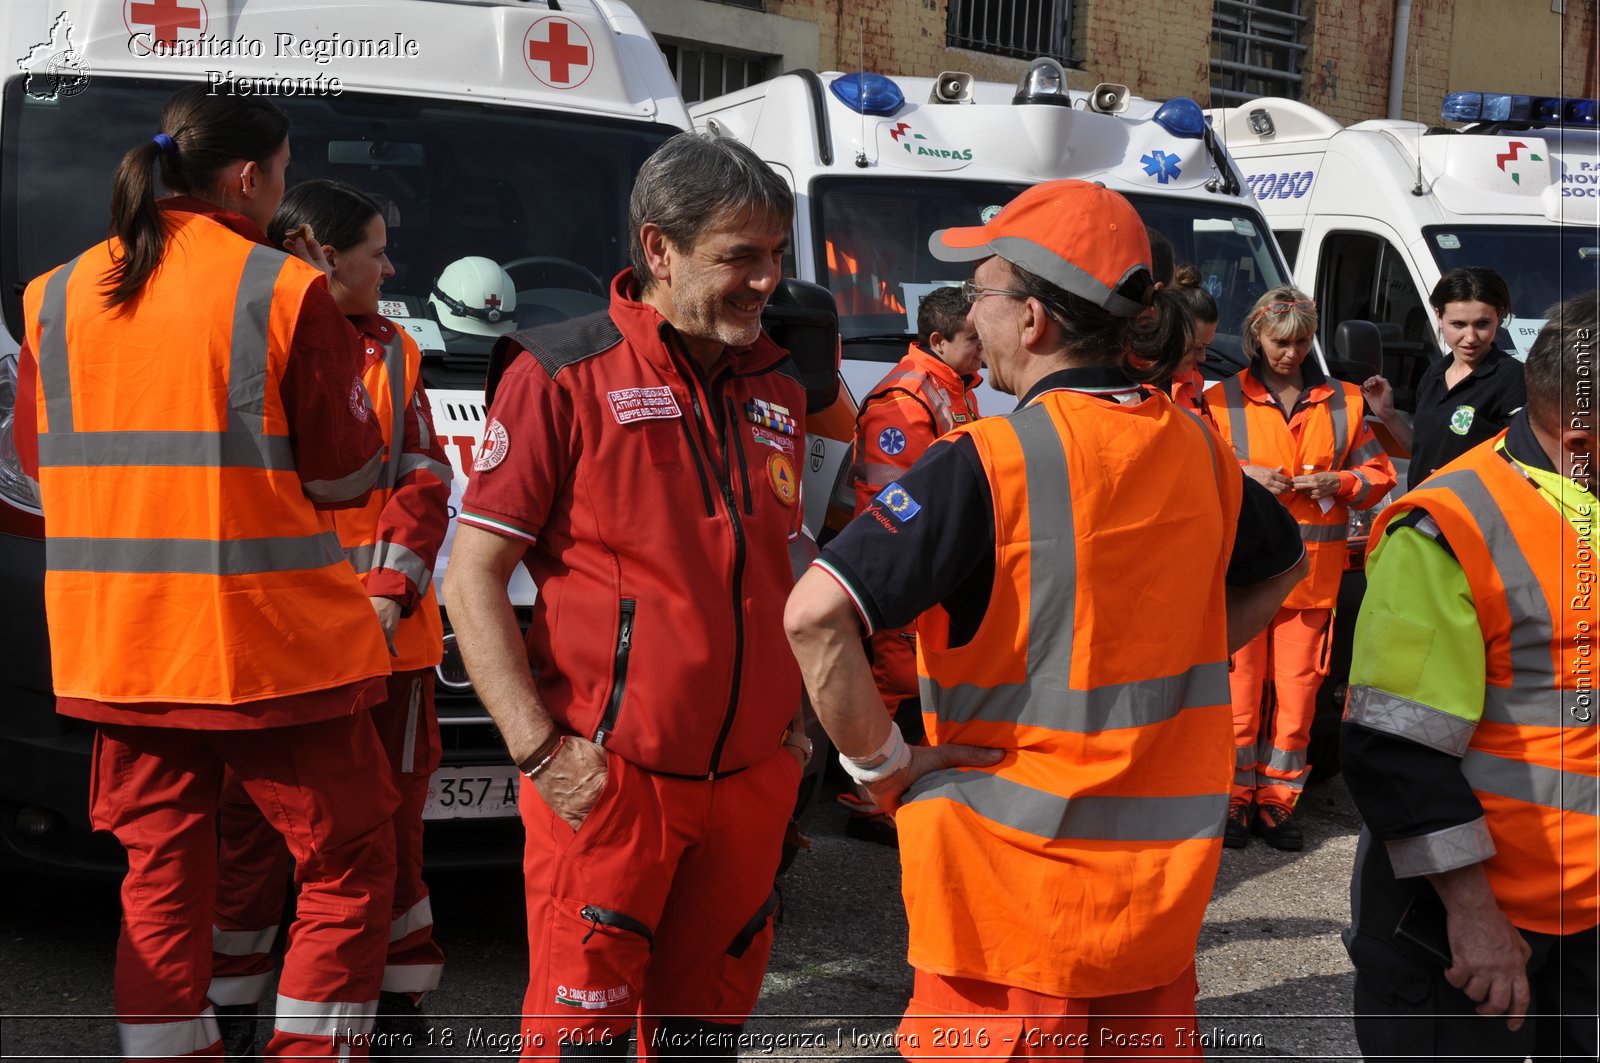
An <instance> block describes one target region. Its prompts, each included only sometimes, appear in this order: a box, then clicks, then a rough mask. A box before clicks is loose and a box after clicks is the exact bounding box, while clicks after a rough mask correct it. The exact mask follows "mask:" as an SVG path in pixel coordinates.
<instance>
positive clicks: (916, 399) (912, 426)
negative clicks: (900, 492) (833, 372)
mask: <svg viewBox="0 0 1600 1063" xmlns="http://www.w3.org/2000/svg"><path fill="white" fill-rule="evenodd" d="M900 402H904V403H909V404H912V406H913V408H912V409H911V410H908V411H906V413H905V415H904V416H903V417H900V418H897V419H895V420H896V424H895V426H894V427H896V428H898V429H899V431H900V432H901V437H900V438H899V439H898V440H895V441H894V443H896V444H897V445H898V447H899V449H898V450H896V451H895V452H894V455H890V454H889V451H888V449H887V448H886V447H885V446H884V443H885V442H886V441H885V440H883V439H881V438H880V432H881V429H880V428H879V426H878V423H877V422H879V421H881V420H883V416H884V413H885V411H886V410H887V409H888V408H889V407H892V406H894V405H896V404H897V403H900ZM924 415H925V416H926V420H924V419H923V416H924ZM978 416H979V414H978V396H977V395H976V393H974V392H973V391H971V390H969V389H968V388H967V384H966V381H964V380H963V379H962V378H961V376H960V375H959V374H957V373H956V371H955V370H954V369H951V368H950V367H949V366H948V365H946V364H945V363H944V362H943V361H942V360H941V359H940V358H939V356H938V355H936V354H932V353H930V352H928V351H925V350H923V349H922V348H921V347H919V346H917V345H916V344H912V345H911V349H910V350H909V351H907V352H906V356H905V357H904V358H902V359H900V361H899V362H897V363H895V367H894V368H893V369H892V370H890V371H889V374H888V375H887V376H885V377H884V378H883V379H882V380H880V381H878V383H877V386H876V387H874V388H873V389H872V393H871V394H869V395H868V396H867V397H866V399H864V400H863V401H862V403H861V411H860V412H859V413H858V414H856V433H855V446H854V448H853V449H852V452H851V459H852V461H851V466H850V478H851V481H852V482H853V483H854V485H855V511H856V513H857V514H858V515H859V514H860V513H861V512H862V511H863V510H865V509H866V508H867V506H868V505H869V504H870V503H871V502H872V496H873V495H875V494H877V493H878V492H879V491H881V490H882V489H883V488H885V487H887V486H888V485H889V484H890V483H892V482H893V481H894V480H895V478H896V477H898V476H899V475H900V474H901V473H902V472H904V471H905V470H906V469H909V468H910V467H911V465H912V464H913V463H914V462H915V461H916V460H917V459H918V458H920V457H921V456H922V455H923V454H924V453H925V452H926V451H927V449H928V448H929V447H930V446H932V445H933V441H934V440H935V439H938V438H939V437H940V436H943V435H945V434H947V433H948V432H950V431H952V430H953V429H955V428H956V427H957V426H958V425H963V424H966V423H967V422H968V421H976V420H977V419H978ZM879 450H881V451H883V454H882V455H875V454H874V452H875V451H879ZM899 455H903V456H904V457H902V458H900V459H899V464H893V463H891V462H886V461H882V460H874V458H875V456H877V457H883V456H890V457H893V456H899Z"/></svg>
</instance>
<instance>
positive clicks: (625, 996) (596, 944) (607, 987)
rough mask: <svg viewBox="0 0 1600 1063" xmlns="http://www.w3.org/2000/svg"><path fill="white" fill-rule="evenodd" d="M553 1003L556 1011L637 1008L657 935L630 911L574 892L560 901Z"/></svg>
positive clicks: (552, 957) (553, 948)
mask: <svg viewBox="0 0 1600 1063" xmlns="http://www.w3.org/2000/svg"><path fill="white" fill-rule="evenodd" d="M556 909H557V911H556V916H555V920H556V921H555V926H554V928H553V930H554V933H553V934H552V937H551V942H550V945H551V948H550V975H549V977H550V994H551V999H550V1003H551V1004H552V1005H554V1006H555V1007H554V1010H555V1011H556V1012H562V1011H565V1010H568V1009H571V1010H573V1011H578V1012H587V1013H596V1012H600V1013H611V1014H613V1015H620V1014H632V1013H633V1012H636V1011H637V1010H638V1008H639V991H640V987H642V986H643V985H644V975H645V970H646V968H647V967H648V965H649V961H650V949H651V947H652V945H653V944H654V940H655V936H654V932H653V931H652V930H651V928H650V927H648V926H646V925H645V924H644V923H643V922H641V921H640V920H638V919H635V918H634V917H633V916H631V915H628V914H627V913H626V912H621V911H617V910H615V909H611V908H606V907H603V906H600V905H597V904H592V903H587V902H584V901H582V900H578V899H574V898H562V899H560V900H558V901H557V902H556Z"/></svg>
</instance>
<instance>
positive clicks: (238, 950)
mask: <svg viewBox="0 0 1600 1063" xmlns="http://www.w3.org/2000/svg"><path fill="white" fill-rule="evenodd" d="M277 937H278V924H277V923H273V924H272V925H271V926H264V927H262V928H260V929H259V930H224V929H222V928H221V927H219V926H213V927H212V928H211V951H212V952H217V953H221V954H222V955H224V956H255V955H265V954H266V953H268V952H271V951H272V943H273V941H275V940H276V939H277Z"/></svg>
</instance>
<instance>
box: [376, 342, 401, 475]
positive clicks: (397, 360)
mask: <svg viewBox="0 0 1600 1063" xmlns="http://www.w3.org/2000/svg"><path fill="white" fill-rule="evenodd" d="M400 336H401V332H400V330H399V329H395V330H394V337H393V338H392V339H390V340H389V342H388V343H386V344H384V345H383V372H384V375H385V376H387V377H388V378H389V463H388V468H387V469H385V470H384V475H383V480H382V484H383V486H385V487H388V488H390V489H393V487H394V485H395V484H397V483H399V482H400V476H401V473H400V458H401V455H402V454H403V453H404V452H405V449H406V348H405V344H404V342H402V340H401V339H400Z"/></svg>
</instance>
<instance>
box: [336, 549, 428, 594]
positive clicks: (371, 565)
mask: <svg viewBox="0 0 1600 1063" xmlns="http://www.w3.org/2000/svg"><path fill="white" fill-rule="evenodd" d="M343 552H344V559H345V560H346V561H348V562H350V567H351V568H353V569H355V570H356V571H357V572H359V573H363V574H365V573H367V572H376V571H377V570H378V569H380V568H387V569H392V570H393V571H395V572H398V573H400V574H401V575H403V576H405V577H406V578H407V579H409V580H410V581H411V582H412V583H415V584H416V585H417V593H418V594H426V593H428V587H429V585H431V584H432V583H433V569H432V568H431V567H430V566H429V565H428V563H427V562H426V561H424V560H422V558H420V557H418V556H417V554H416V553H415V552H414V551H412V550H409V549H407V548H406V547H404V546H401V545H400V544H399V543H391V542H386V541H383V542H376V543H365V544H363V545H361V546H347V547H345V548H344V551H343Z"/></svg>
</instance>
